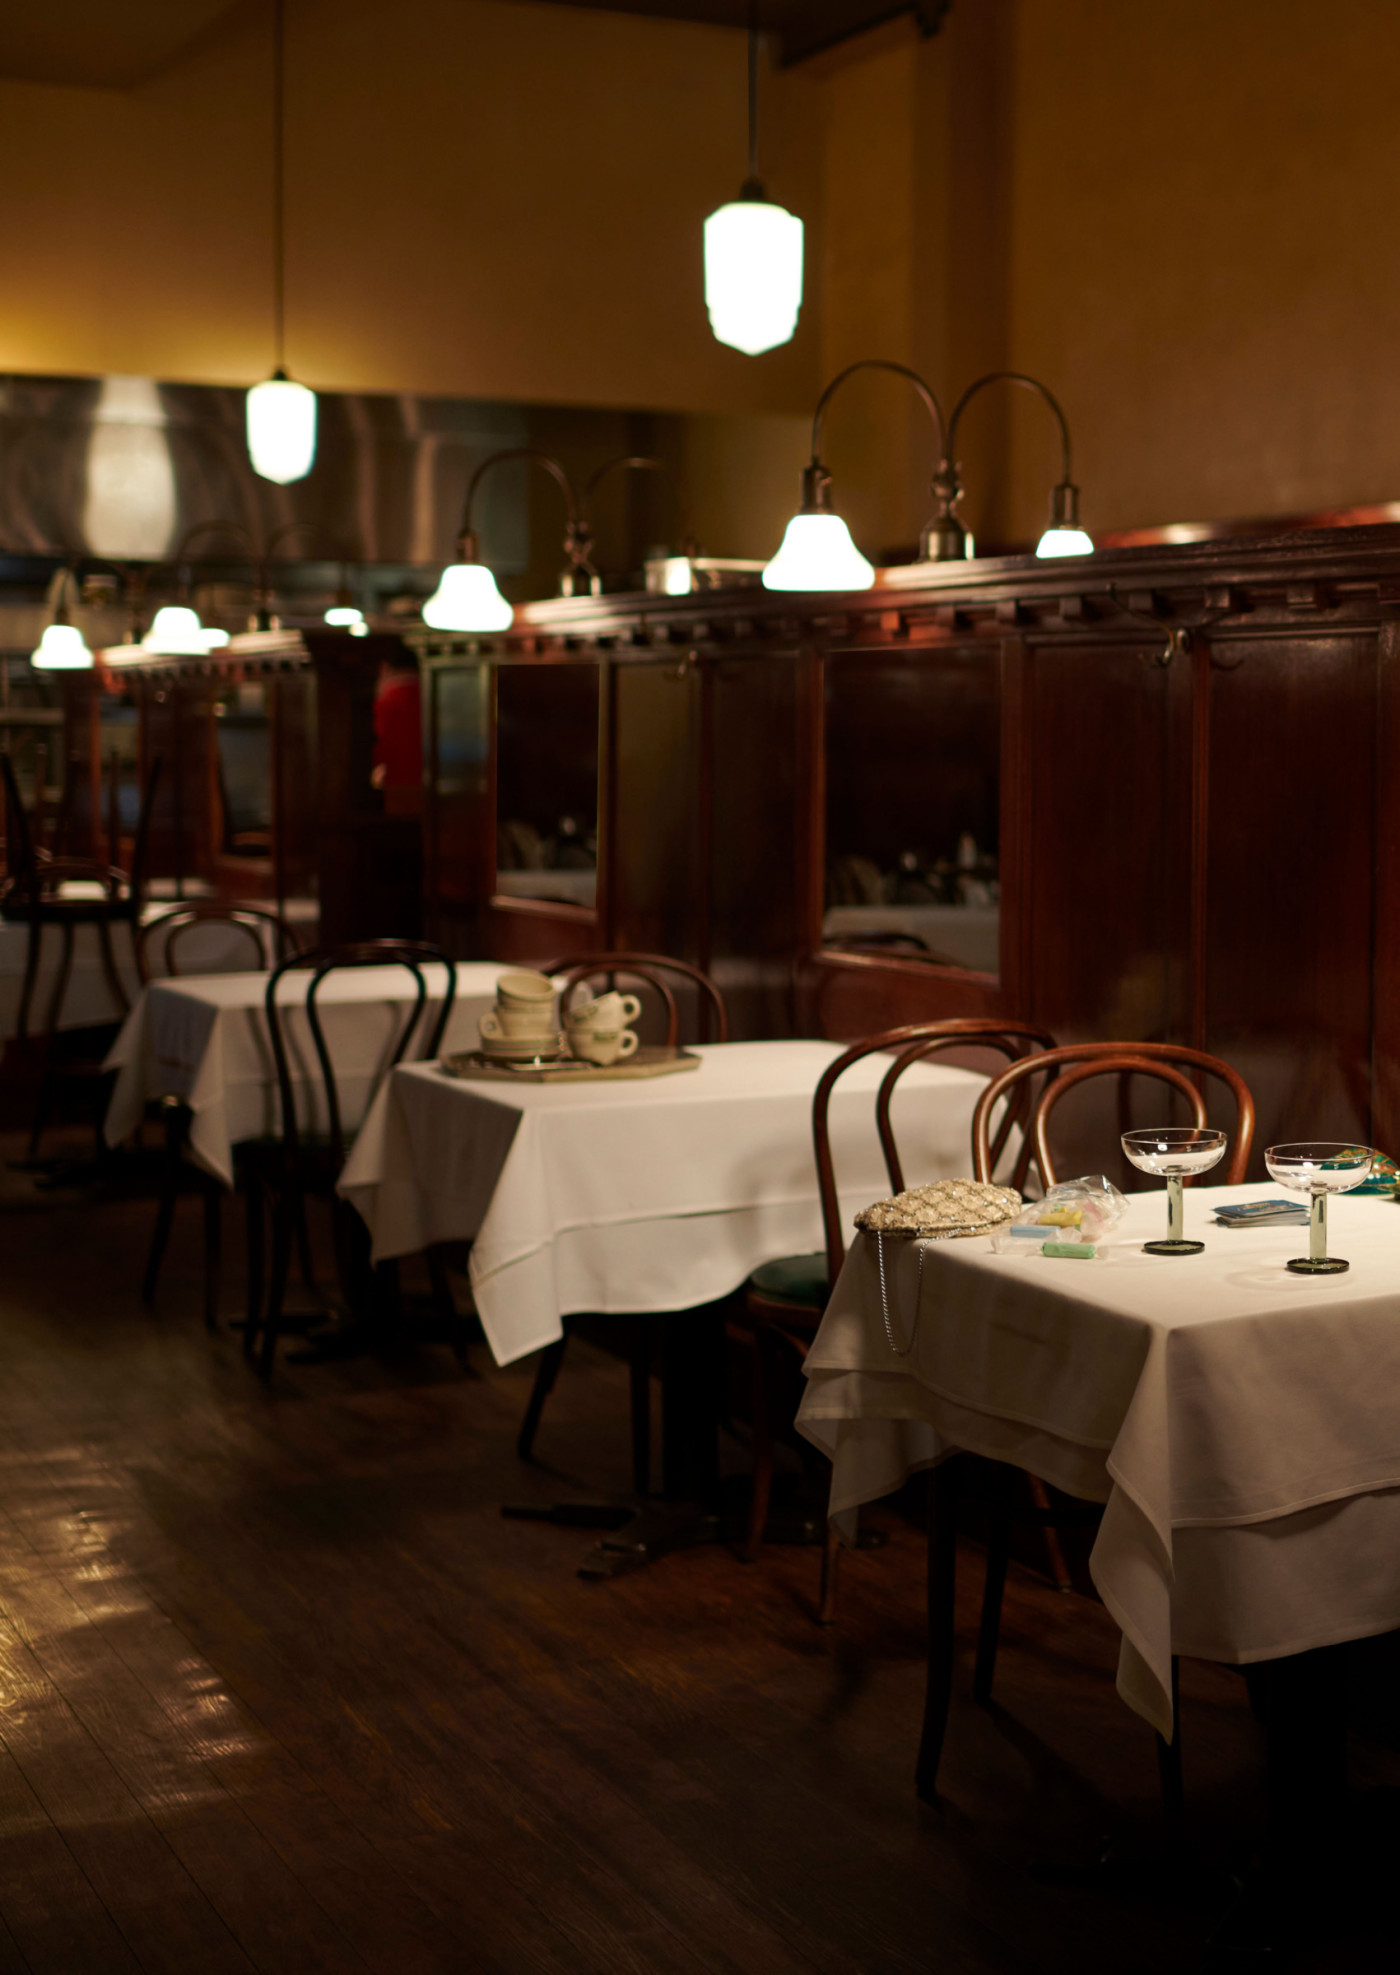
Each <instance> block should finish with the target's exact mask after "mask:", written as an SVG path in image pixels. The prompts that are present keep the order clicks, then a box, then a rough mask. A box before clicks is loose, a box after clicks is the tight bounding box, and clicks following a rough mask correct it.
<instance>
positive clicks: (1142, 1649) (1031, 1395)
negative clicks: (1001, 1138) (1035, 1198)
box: [798, 1184, 1400, 1733]
mask: <svg viewBox="0 0 1400 1975" xmlns="http://www.w3.org/2000/svg"><path fill="white" fill-rule="evenodd" d="M1278 1197H1279V1189H1278V1187H1277V1186H1276V1185H1273V1184H1266V1185H1262V1186H1241V1187H1215V1188H1210V1189H1202V1188H1193V1189H1191V1190H1190V1191H1188V1193H1187V1196H1186V1218H1187V1234H1188V1235H1189V1236H1192V1237H1194V1238H1199V1239H1202V1240H1204V1241H1205V1242H1206V1244H1207V1245H1206V1252H1205V1253H1204V1254H1203V1255H1199V1256H1193V1257H1189V1258H1188V1257H1183V1258H1173V1257H1159V1256H1152V1255H1145V1254H1143V1253H1142V1246H1141V1244H1142V1243H1143V1241H1145V1240H1152V1239H1158V1238H1160V1237H1161V1236H1163V1235H1164V1234H1165V1232H1166V1227H1165V1221H1166V1214H1165V1207H1164V1204H1163V1203H1164V1199H1165V1196H1164V1195H1163V1194H1143V1195H1137V1196H1135V1197H1134V1199H1133V1201H1132V1205H1131V1209H1130V1212H1129V1215H1128V1218H1127V1219H1126V1220H1125V1221H1124V1222H1123V1223H1122V1224H1121V1225H1120V1226H1119V1228H1117V1229H1116V1230H1115V1232H1114V1238H1113V1240H1112V1241H1111V1242H1110V1243H1109V1244H1107V1246H1106V1248H1105V1250H1104V1252H1103V1253H1102V1254H1101V1256H1100V1258H1099V1259H1097V1260H1095V1261H1092V1262H1077V1261H1054V1260H1050V1259H1048V1258H1046V1257H1043V1256H1041V1255H1040V1254H1039V1252H1038V1251H1037V1250H1036V1249H1035V1248H1034V1245H1033V1244H1027V1246H1028V1248H1030V1250H1031V1252H1030V1253H1028V1254H1027V1253H1017V1254H1014V1255H998V1254H994V1253H993V1252H992V1247H991V1242H990V1240H989V1239H988V1238H987V1237H985V1236H983V1237H980V1238H977V1239H973V1240H963V1241H952V1242H943V1243H930V1244H928V1245H927V1249H926V1260H925V1265H924V1281H923V1291H922V1297H921V1301H920V1312H919V1321H918V1325H917V1331H916V1332H915V1330H914V1325H913V1318H914V1297H915V1282H916V1276H915V1270H916V1268H917V1251H916V1249H915V1247H914V1246H913V1245H912V1244H908V1243H894V1242H888V1241H887V1242H886V1248H885V1260H886V1271H887V1277H888V1280H889V1282H890V1285H891V1310H892V1321H893V1323H894V1325H895V1328H896V1338H897V1341H898V1342H899V1343H900V1344H904V1343H906V1342H907V1341H908V1339H909V1337H910V1336H911V1335H914V1337H915V1342H914V1346H913V1349H912V1351H911V1352H910V1354H909V1355H908V1356H907V1357H896V1356H895V1355H894V1354H893V1353H892V1351H891V1349H890V1346H889V1343H888V1341H887V1339H886V1336H885V1330H884V1322H883V1319H882V1314H881V1307H880V1289H879V1282H878V1278H877V1274H876V1262H875V1253H874V1243H873V1241H872V1240H871V1239H870V1238H869V1237H866V1236H862V1237H860V1238H859V1239H858V1241H857V1243H856V1245H855V1246H854V1248H853V1249H852V1252H851V1254H850V1256H849V1257H848V1259H847V1263H846V1267H845V1269H844V1270H843V1271H842V1275H841V1279H840V1281H839V1283H838V1284H837V1286H836V1290H835V1292H834V1294H833V1297H832V1301H831V1304H830V1306H829V1308H828V1311H827V1314H826V1318H825V1320H824V1321H823V1324H822V1327H821V1329H820V1331H819V1332H818V1335H817V1339H816V1343H815V1345H814V1346H813V1349H812V1352H811V1355H810V1357H809V1358H808V1360H807V1368H806V1369H807V1378H808V1387H807V1392H806V1395H805V1397H804V1400H803V1403H802V1408H801V1412H800V1414H799V1418H798V1424H799V1425H800V1427H801V1428H802V1430H803V1432H804V1433H806V1435H807V1437H808V1438H809V1439H810V1440H812V1441H813V1442H814V1443H815V1444H816V1445H817V1446H819V1447H820V1448H822V1449H823V1451H824V1452H825V1453H827V1454H828V1455H829V1457H830V1459H831V1461H832V1465H833V1479H832V1494H831V1509H832V1513H833V1515H835V1516H840V1515H842V1514H843V1513H844V1512H846V1511H849V1510H850V1509H852V1508H854V1507H855V1506H857V1505H858V1504H859V1503H861V1502H867V1501H872V1500H874V1499H875V1498H877V1497H878V1496H881V1495H885V1494H888V1493H890V1491H891V1490H893V1489H895V1488H897V1487H898V1486H899V1485H900V1483H901V1482H902V1481H903V1480H904V1479H905V1478H906V1477H907V1476H908V1475H909V1474H911V1473H912V1472H913V1471H914V1470H915V1469H916V1468H920V1467H928V1466H931V1465H933V1464H934V1463H935V1462H936V1461H938V1460H939V1459H941V1458H942V1457H943V1456H944V1455H945V1454H947V1453H949V1452H950V1451H952V1450H954V1449H958V1448H963V1449H967V1450H970V1451H971V1452H974V1453H979V1454H985V1455H989V1456H992V1457H993V1458H996V1459H1001V1460H1007V1461H1012V1462H1015V1463H1017V1464H1018V1465H1019V1466H1022V1467H1024V1468H1026V1469H1027V1470H1029V1471H1030V1472H1031V1473H1033V1474H1038V1475H1040V1476H1041V1477H1042V1478H1043V1479H1044V1480H1046V1481H1050V1482H1053V1483H1054V1484H1055V1485H1056V1486H1057V1487H1060V1488H1063V1489H1065V1490H1066V1491H1067V1492H1068V1493H1070V1494H1072V1495H1078V1496H1082V1497H1084V1498H1086V1499H1088V1500H1091V1501H1100V1502H1104V1503H1106V1504H1107V1507H1106V1510H1105V1514H1104V1520H1103V1524H1102V1527H1101V1529H1100V1531H1099V1534H1098V1537H1097V1539H1096V1542H1095V1545H1094V1551H1093V1556H1092V1558H1091V1562H1090V1568H1091V1570H1092V1573H1093V1578H1094V1582H1095V1584H1096V1585H1097V1586H1098V1589H1099V1592H1100V1595H1101V1596H1102V1598H1103V1600H1104V1603H1105V1604H1106V1605H1107V1607H1108V1609H1109V1610H1110V1611H1111V1612H1112V1613H1113V1616H1114V1618H1115V1619H1116V1620H1117V1622H1118V1624H1119V1626H1120V1628H1121V1629H1122V1632H1123V1638H1124V1644H1123V1652H1122V1655H1121V1658H1120V1663H1119V1676H1118V1684H1119V1690H1120V1692H1121V1693H1122V1694H1123V1696H1124V1698H1125V1699H1126V1700H1127V1701H1128V1702H1129V1704H1130V1705H1131V1706H1133V1707H1135V1708H1136V1709H1137V1710H1138V1712H1139V1713H1141V1714H1143V1715H1145V1716H1146V1718H1147V1719H1148V1720H1149V1721H1151V1722H1152V1723H1153V1724H1154V1725H1155V1726H1157V1727H1159V1728H1161V1729H1162V1730H1163V1732H1164V1733H1169V1732H1170V1725H1171V1706H1170V1662H1171V1654H1172V1651H1173V1649H1174V1648H1175V1650H1176V1651H1178V1652H1181V1653H1185V1654H1189V1655H1192V1656H1195V1657H1199V1658H1203V1659H1217V1660H1228V1661H1234V1662H1245V1661H1250V1660H1256V1659H1271V1658H1276V1657H1279V1656H1281V1655H1284V1654H1289V1653H1297V1652H1303V1651H1306V1650H1308V1649H1309V1648H1311V1647H1314V1646H1322V1645H1329V1644H1333V1643H1335V1642H1336V1641H1337V1640H1340V1639H1349V1638H1364V1637H1367V1636H1370V1635H1372V1634H1375V1633H1379V1632H1385V1631H1389V1630H1391V1629H1392V1628H1394V1627H1400V1206H1397V1205H1396V1204H1395V1203H1394V1202H1392V1201H1389V1200H1382V1199H1371V1198H1364V1197H1363V1198H1347V1197H1345V1196H1344V1197H1342V1198H1340V1199H1337V1200H1334V1201H1333V1202H1332V1204H1331V1206H1330V1208H1329V1213H1330V1216H1331V1223H1332V1225H1331V1248H1332V1251H1333V1252H1334V1253H1336V1254H1338V1255H1342V1256H1345V1257H1346V1259H1347V1260H1348V1261H1349V1262H1350V1263H1351V1268H1350V1271H1349V1272H1348V1273H1347V1274H1345V1275H1340V1276H1325V1277H1315V1276H1314V1277H1308V1276H1297V1275H1290V1274H1289V1273H1288V1271H1287V1270H1286V1269H1285V1267H1284V1263H1285V1262H1286V1261H1287V1260H1288V1259H1289V1258H1290V1257H1292V1256H1295V1255H1299V1254H1306V1252H1307V1230H1306V1228H1303V1227H1298V1226H1292V1227H1288V1226H1285V1227H1276V1228H1271V1229H1270V1228H1255V1229H1251V1230H1248V1231H1244V1230H1232V1229H1227V1228H1220V1227H1217V1226H1216V1225H1214V1223H1213V1222H1212V1221H1211V1220H1210V1219H1209V1212H1210V1208H1211V1206H1212V1204H1213V1203H1214V1202H1216V1201H1218V1200H1220V1199H1240V1200H1252V1199H1265V1198H1278Z"/></svg>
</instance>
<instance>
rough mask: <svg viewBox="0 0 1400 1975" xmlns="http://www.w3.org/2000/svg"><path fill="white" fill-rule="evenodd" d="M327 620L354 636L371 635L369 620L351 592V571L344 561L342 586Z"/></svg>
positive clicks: (341, 572) (364, 636)
mask: <svg viewBox="0 0 1400 1975" xmlns="http://www.w3.org/2000/svg"><path fill="white" fill-rule="evenodd" d="M325 622H326V623H327V624H330V625H333V626H334V628H335V629H336V630H337V631H348V632H349V633H350V635H351V637H352V638H367V637H368V636H369V624H368V621H367V620H366V618H365V614H364V612H363V611H362V610H361V609H360V606H359V605H358V604H357V603H356V601H355V599H354V596H353V594H352V593H351V589H350V572H349V570H348V568H347V567H346V565H345V564H344V563H342V564H341V566H340V588H339V589H338V590H337V591H336V593H335V602H334V603H333V604H332V605H331V606H330V608H329V610H327V612H326V614H325Z"/></svg>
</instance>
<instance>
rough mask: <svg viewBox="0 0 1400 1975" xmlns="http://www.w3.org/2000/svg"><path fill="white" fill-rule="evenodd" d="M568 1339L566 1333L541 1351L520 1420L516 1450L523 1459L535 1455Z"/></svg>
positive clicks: (526, 1459)
mask: <svg viewBox="0 0 1400 1975" xmlns="http://www.w3.org/2000/svg"><path fill="white" fill-rule="evenodd" d="M568 1341H569V1340H568V1335H567V1333H566V1334H565V1335H564V1336H563V1337H560V1338H556V1339H555V1341H554V1343H553V1344H546V1345H545V1347H544V1349H543V1351H541V1353H540V1362H539V1364H538V1366H537V1367H536V1369H535V1385H534V1390H533V1391H532V1392H531V1394H530V1403H529V1405H528V1406H527V1407H526V1408H525V1417H524V1419H523V1420H522V1421H521V1422H520V1432H519V1434H518V1435H517V1436H516V1442H515V1451H516V1453H517V1454H518V1455H519V1457H520V1459H521V1460H522V1461H528V1460H530V1459H531V1458H532V1456H533V1453H534V1446H535V1434H536V1432H537V1431H538V1429H539V1424H540V1414H541V1413H542V1412H543V1411H544V1402H545V1400H546V1399H547V1398H548V1397H549V1395H550V1393H551V1392H552V1391H553V1390H554V1381H555V1379H556V1378H558V1376H559V1367H560V1365H562V1364H563V1362H564V1346H565V1345H566V1344H567V1343H568Z"/></svg>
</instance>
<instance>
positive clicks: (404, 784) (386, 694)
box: [374, 672, 423, 789]
mask: <svg viewBox="0 0 1400 1975" xmlns="http://www.w3.org/2000/svg"><path fill="white" fill-rule="evenodd" d="M374 765H375V767H376V768H383V770H384V783H383V786H384V787H385V788H386V789H408V788H413V789H416V788H418V787H420V786H421V784H422V781H423V695H422V691H421V689H420V687H419V684H418V674H417V673H416V672H391V673H390V674H389V676H388V678H387V679H385V680H384V681H383V682H382V684H381V685H380V687H379V690H378V691H377V692H376V693H375V696H374Z"/></svg>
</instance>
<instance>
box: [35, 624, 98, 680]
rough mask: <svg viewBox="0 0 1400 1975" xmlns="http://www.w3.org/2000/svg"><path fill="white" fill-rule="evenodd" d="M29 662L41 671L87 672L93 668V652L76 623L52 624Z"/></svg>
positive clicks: (45, 631) (46, 629) (46, 628)
mask: <svg viewBox="0 0 1400 1975" xmlns="http://www.w3.org/2000/svg"><path fill="white" fill-rule="evenodd" d="M29 663H30V664H31V665H32V666H34V667H35V669H36V670H37V671H40V672H86V671H90V670H91V668H92V653H91V652H90V651H89V650H88V648H87V641H86V639H85V638H84V637H83V634H82V632H81V631H80V630H79V629H78V627H77V625H76V624H50V625H48V626H46V627H45V630H44V635H43V637H42V638H40V640H39V643H38V645H37V646H36V648H35V649H34V650H33V651H32V652H31V653H30V654H29Z"/></svg>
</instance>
